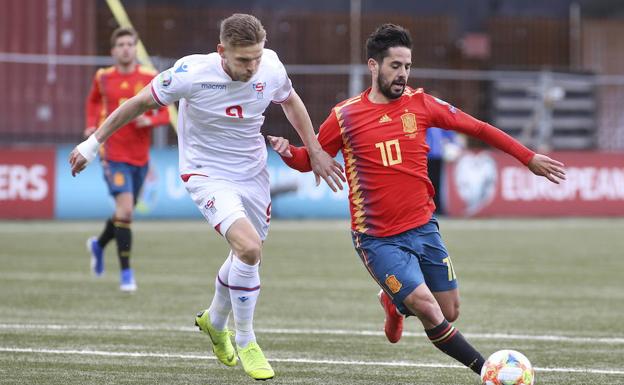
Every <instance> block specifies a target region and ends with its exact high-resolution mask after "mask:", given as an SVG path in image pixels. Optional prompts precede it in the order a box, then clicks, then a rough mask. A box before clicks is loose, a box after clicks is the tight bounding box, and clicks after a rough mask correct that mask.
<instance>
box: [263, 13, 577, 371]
mask: <svg viewBox="0 0 624 385" xmlns="http://www.w3.org/2000/svg"><path fill="white" fill-rule="evenodd" d="M366 46H367V47H366V48H367V54H368V58H369V59H368V68H369V70H370V71H371V75H372V87H371V88H369V89H367V90H366V91H364V92H363V93H362V94H360V95H357V96H355V97H353V98H351V99H348V100H346V101H344V102H342V103H339V104H338V105H337V106H336V107H334V108H333V109H332V111H331V113H330V115H329V117H328V118H327V120H325V122H324V123H323V124H322V125H321V127H320V130H319V135H318V138H319V142H320V143H321V145H322V147H323V149H324V150H325V151H327V152H328V153H329V154H330V155H332V156H335V155H336V154H337V153H338V151H342V154H343V157H344V160H345V172H346V176H347V180H348V183H349V203H350V205H349V206H350V211H351V230H352V237H353V243H354V245H355V249H356V251H357V253H358V255H359V256H360V258H361V260H362V262H363V263H364V265H365V266H366V268H367V270H368V272H369V273H370V274H371V276H372V277H373V278H374V279H375V281H376V282H377V283H378V284H379V286H380V287H381V289H382V290H381V292H380V294H379V297H380V301H381V304H382V306H383V308H384V310H385V312H386V320H385V328H384V329H385V332H386V336H387V337H388V339H389V340H390V342H397V341H398V340H399V339H400V338H401V333H402V329H403V318H404V316H405V315H415V316H416V317H418V318H419V319H420V321H421V322H422V324H423V327H424V329H425V332H426V334H427V336H428V337H429V339H430V340H431V342H432V343H433V344H434V345H435V346H436V347H437V348H439V349H440V350H441V351H443V352H444V353H446V354H447V355H449V356H451V357H453V358H454V359H456V360H457V361H459V362H461V363H463V364H464V365H466V366H467V367H469V368H470V369H472V370H473V371H474V372H476V373H477V374H480V371H481V368H482V366H483V363H484V358H483V356H482V355H481V354H480V353H479V352H478V351H477V350H476V349H474V347H473V346H472V345H471V344H470V343H469V342H468V341H466V339H465V338H464V337H463V336H462V334H461V333H460V332H459V331H458V330H457V329H456V328H455V327H454V326H453V325H452V324H451V322H453V321H455V320H456V319H457V317H458V315H459V292H458V289H457V279H456V276H455V271H454V270H453V265H452V263H451V258H450V257H449V255H448V252H447V250H446V247H445V246H444V243H443V241H442V238H441V236H440V233H439V231H438V227H439V226H438V222H437V220H436V218H435V217H434V216H433V212H434V210H435V204H434V203H433V195H434V193H435V191H434V189H433V186H432V184H431V181H430V180H429V178H428V176H427V152H428V150H429V148H428V146H427V144H426V142H425V137H426V131H427V128H428V127H442V128H446V129H451V130H454V131H458V132H461V133H463V134H467V135H471V136H474V137H476V138H479V139H481V140H483V141H485V142H487V143H489V144H490V145H492V146H494V147H496V148H498V149H500V150H502V151H505V152H506V153H508V154H510V155H512V156H513V157H515V158H516V159H518V161H520V162H521V163H523V164H524V165H526V166H527V167H528V168H529V169H530V170H531V171H532V172H533V173H535V174H537V175H541V176H544V177H546V178H548V179H549V180H551V181H552V182H554V183H558V182H559V180H561V179H564V178H565V172H564V170H563V164H561V163H560V162H558V161H555V160H552V159H550V158H549V157H547V156H545V155H541V154H535V153H534V152H532V151H531V150H529V149H527V148H526V147H524V146H523V145H522V144H520V143H519V142H517V141H516V140H514V139H513V138H511V137H510V136H509V135H507V134H505V133H504V132H502V131H500V130H499V129H497V128H495V127H493V126H491V125H489V124H487V123H484V122H482V121H479V120H477V119H475V118H473V117H471V116H470V115H468V114H466V113H464V112H462V111H460V110H459V109H457V108H455V107H454V106H452V105H450V104H448V103H446V102H444V101H442V100H440V99H437V98H434V97H432V96H430V95H428V94H426V93H424V92H423V91H422V90H421V89H412V88H410V87H408V86H407V85H406V84H407V78H408V75H409V72H410V65H411V54H412V52H411V48H412V42H411V37H410V35H409V32H408V31H407V30H405V29H404V28H402V27H400V26H396V25H393V24H384V25H382V26H381V27H379V28H378V29H377V30H376V31H375V32H374V33H373V34H372V35H371V36H370V37H369V39H368V40H367V42H366ZM270 142H271V145H272V146H273V149H274V150H276V151H277V152H278V153H279V154H280V155H281V156H282V158H283V159H284V161H285V162H286V163H287V164H288V165H289V166H290V167H292V168H295V169H297V170H299V171H302V172H304V171H309V170H310V163H309V160H308V155H307V150H306V148H305V147H300V148H298V147H293V146H291V145H289V143H288V141H287V140H285V139H284V138H276V137H271V138H270Z"/></svg>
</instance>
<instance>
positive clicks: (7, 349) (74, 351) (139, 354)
mask: <svg viewBox="0 0 624 385" xmlns="http://www.w3.org/2000/svg"><path fill="white" fill-rule="evenodd" d="M0 352H6V353H32V354H70V355H71V354H73V355H86V356H104V357H135V358H172V359H182V360H214V359H215V358H214V357H212V356H204V355H197V354H173V353H150V352H119V351H103V350H89V349H80V350H79V349H33V348H17V347H8V346H0ZM271 361H273V362H285V363H300V364H320V365H344V366H388V367H408V368H444V369H446V368H452V369H457V368H461V369H464V368H465V367H464V366H462V365H454V364H437V363H421V362H408V361H347V360H314V359H309V358H271ZM535 370H536V371H539V372H560V373H586V374H614V375H624V370H619V369H591V368H538V367H536V368H535Z"/></svg>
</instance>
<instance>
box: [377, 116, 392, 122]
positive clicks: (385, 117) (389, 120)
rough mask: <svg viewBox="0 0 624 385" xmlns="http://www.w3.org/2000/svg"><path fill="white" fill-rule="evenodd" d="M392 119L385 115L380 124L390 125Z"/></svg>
mask: <svg viewBox="0 0 624 385" xmlns="http://www.w3.org/2000/svg"><path fill="white" fill-rule="evenodd" d="M391 121H392V119H390V117H389V116H388V114H383V116H382V117H381V118H379V123H389V122H391Z"/></svg>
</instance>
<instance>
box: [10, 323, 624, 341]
mask: <svg viewBox="0 0 624 385" xmlns="http://www.w3.org/2000/svg"><path fill="white" fill-rule="evenodd" d="M2 329H4V330H108V331H175V332H195V331H197V327H190V326H167V325H161V326H159V325H155V326H146V325H141V324H129V325H110V324H103V325H98V324H75V325H71V324H8V323H0V330H2ZM255 331H256V332H258V333H264V334H297V335H299V334H302V335H306V334H312V335H342V336H383V335H384V334H383V332H381V331H375V330H345V329H303V328H301V329H299V328H295V329H287V328H256V329H255ZM463 334H464V335H465V336H466V337H467V338H470V339H481V340H523V341H547V342H570V343H580V344H585V343H587V344H609V345H620V344H624V337H611V338H604V337H574V336H562V335H536V334H506V333H463ZM403 336H405V337H425V333H414V332H403Z"/></svg>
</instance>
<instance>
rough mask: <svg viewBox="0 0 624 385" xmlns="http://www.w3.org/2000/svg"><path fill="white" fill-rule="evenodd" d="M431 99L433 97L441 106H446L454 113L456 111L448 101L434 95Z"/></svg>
mask: <svg viewBox="0 0 624 385" xmlns="http://www.w3.org/2000/svg"><path fill="white" fill-rule="evenodd" d="M433 99H435V101H436V102H438V103H439V104H441V105H443V106H447V107H448V109H449V112H450V113H452V114H454V113H456V112H457V108H455V107H454V106H453V105H451V104H449V103H448V102H445V101H444V100H442V99H438V98H436V97H434V98H433Z"/></svg>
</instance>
